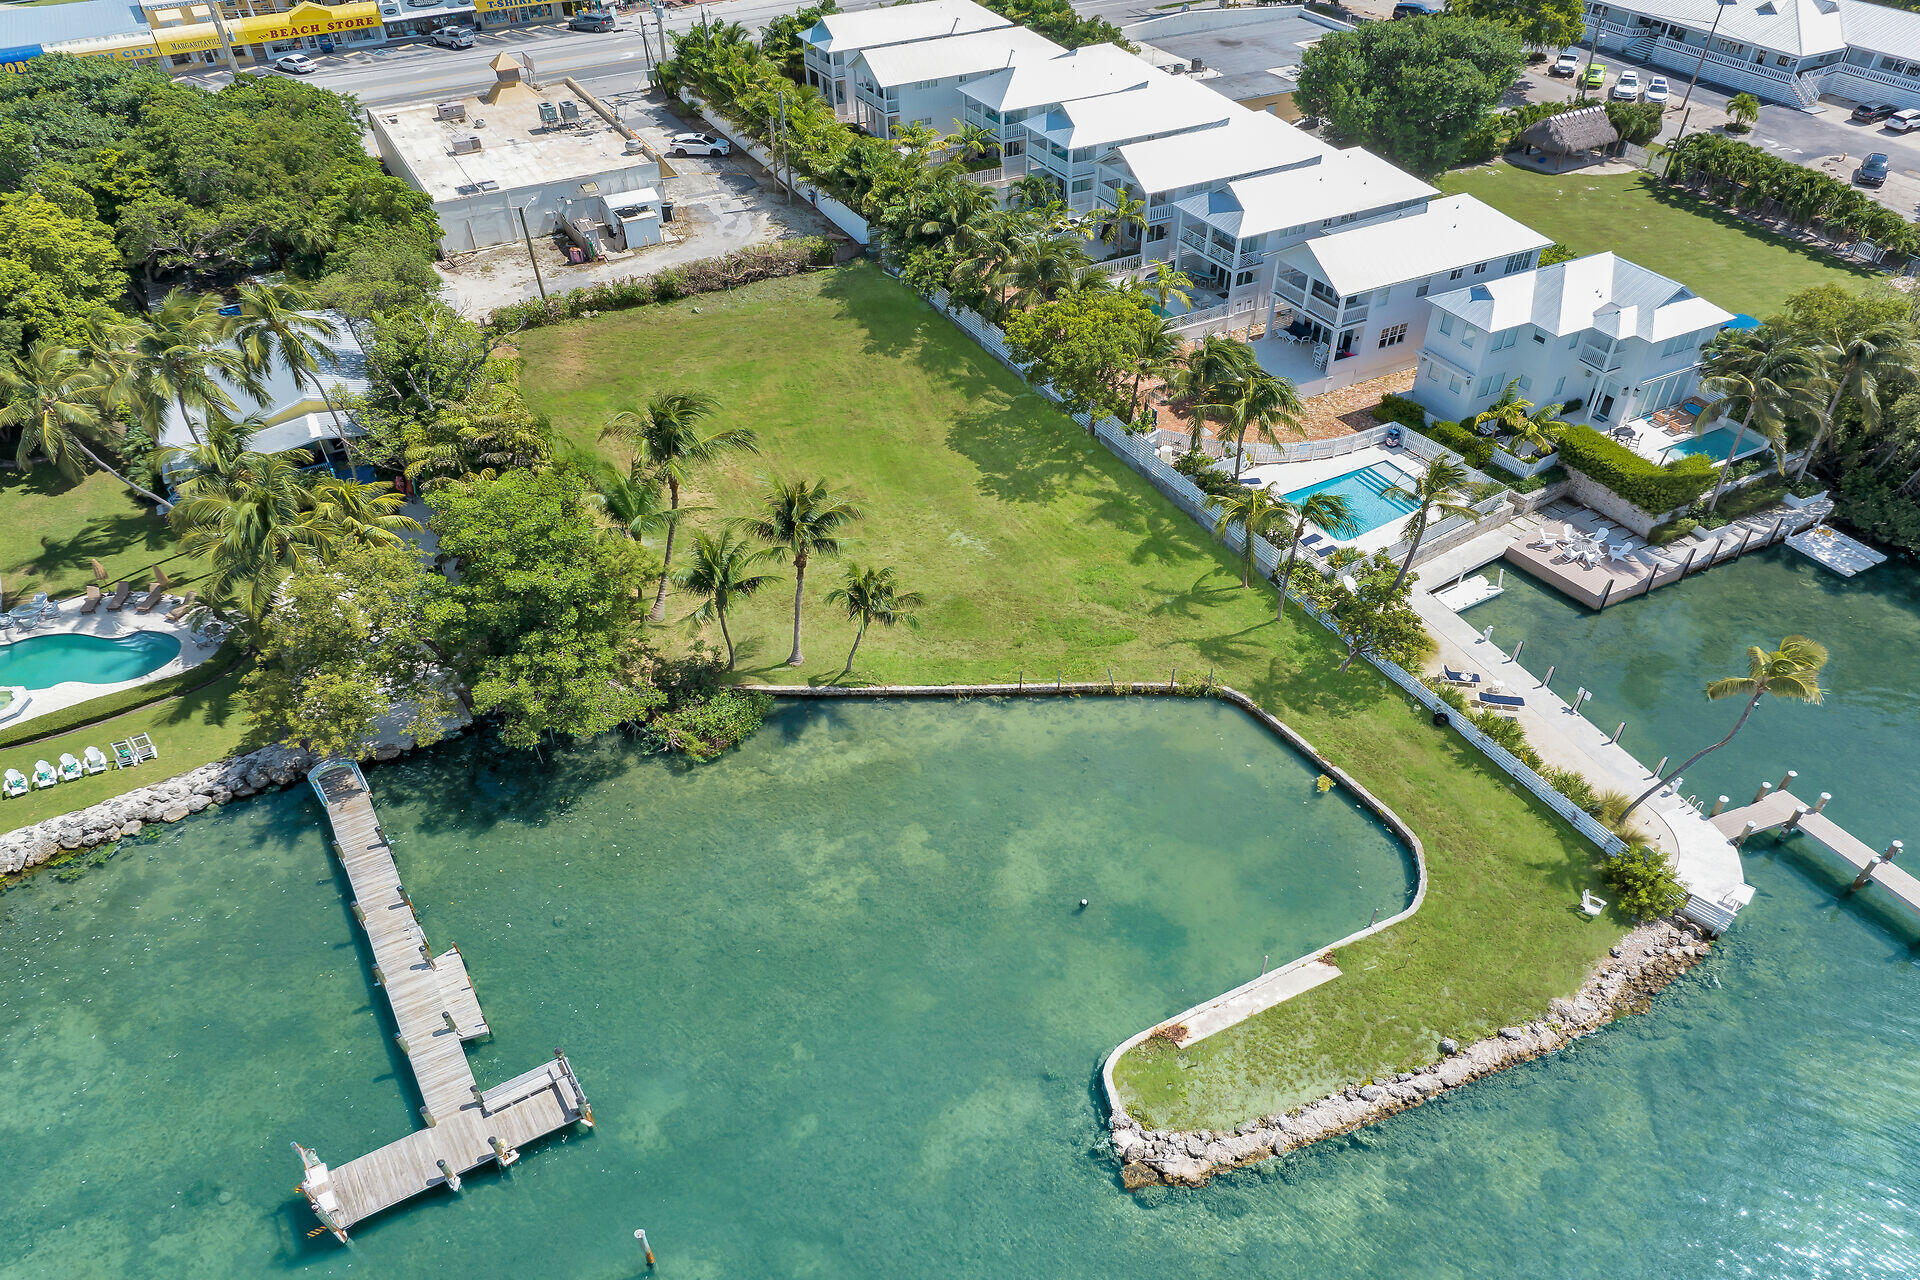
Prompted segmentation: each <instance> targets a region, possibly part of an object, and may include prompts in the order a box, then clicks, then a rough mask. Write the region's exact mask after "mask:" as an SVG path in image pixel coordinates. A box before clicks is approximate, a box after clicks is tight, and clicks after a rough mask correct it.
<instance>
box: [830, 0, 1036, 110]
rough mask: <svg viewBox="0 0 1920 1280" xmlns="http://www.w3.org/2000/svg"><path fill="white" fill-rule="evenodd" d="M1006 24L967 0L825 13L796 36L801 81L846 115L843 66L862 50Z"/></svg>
mask: <svg viewBox="0 0 1920 1280" xmlns="http://www.w3.org/2000/svg"><path fill="white" fill-rule="evenodd" d="M1012 25H1013V24H1012V23H1011V22H1009V21H1008V20H1007V19H1005V18H1003V17H1001V16H1000V15H999V14H997V13H994V12H992V11H990V10H987V9H983V8H981V7H980V6H979V5H977V4H975V3H973V0H926V2H925V3H924V4H899V5H889V6H887V7H885V8H880V9H862V10H861V11H860V12H859V13H830V14H828V15H827V16H826V17H824V18H822V19H820V21H818V22H816V23H814V24H813V26H811V27H809V28H808V29H807V31H806V32H805V34H803V35H802V36H801V37H800V62H801V66H802V68H803V69H804V73H805V75H806V82H807V83H808V84H810V85H812V86H813V87H814V88H816V89H818V90H819V91H820V93H821V96H822V97H824V98H826V100H827V101H828V102H831V103H832V104H833V107H834V111H835V112H836V114H838V115H839V117H840V119H842V120H849V119H851V118H852V112H853V84H852V82H851V81H850V80H848V78H847V71H848V69H849V68H850V67H851V66H852V65H853V60H854V58H855V57H856V56H858V55H859V54H860V53H862V52H863V51H865V50H867V49H878V48H882V47H883V46H886V45H890V44H907V43H910V42H912V41H915V40H937V39H939V38H941V37H943V36H963V35H966V34H967V33H969V32H972V31H991V30H993V29H994V28H996V27H1009V26H1012Z"/></svg>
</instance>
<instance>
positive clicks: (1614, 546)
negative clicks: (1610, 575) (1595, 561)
mask: <svg viewBox="0 0 1920 1280" xmlns="http://www.w3.org/2000/svg"><path fill="white" fill-rule="evenodd" d="M1607 563H1608V564H1632V563H1633V548H1632V547H1630V546H1628V545H1627V544H1626V543H1624V542H1609V543H1608V544H1607Z"/></svg>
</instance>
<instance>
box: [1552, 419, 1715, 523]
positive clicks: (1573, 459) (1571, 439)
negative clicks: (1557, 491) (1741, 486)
mask: <svg viewBox="0 0 1920 1280" xmlns="http://www.w3.org/2000/svg"><path fill="white" fill-rule="evenodd" d="M1560 461H1561V462H1562V463H1563V464H1564V465H1565V466H1566V467H1567V468H1568V469H1569V470H1573V471H1578V472H1580V473H1581V474H1582V475H1585V476H1587V477H1588V478H1589V479H1591V480H1593V481H1594V483H1596V484H1599V485H1601V486H1602V487H1604V488H1606V489H1610V490H1612V491H1613V492H1614V493H1615V494H1618V495H1619V496H1620V497H1622V498H1625V499H1626V500H1627V501H1628V502H1631V503H1632V504H1633V505H1634V506H1636V507H1639V508H1640V509H1641V510H1642V511H1645V512H1647V513H1649V514H1652V515H1658V514H1660V513H1662V512H1666V511H1672V510H1674V509H1676V508H1678V507H1684V506H1686V505H1687V504H1688V503H1690V502H1692V501H1693V500H1694V499H1695V498H1697V497H1699V496H1700V495H1701V494H1703V493H1705V492H1706V491H1707V489H1708V487H1709V486H1711V485H1712V484H1713V463H1712V462H1711V461H1710V460H1709V459H1707V458H1705V457H1703V456H1701V455H1699V454H1694V455H1692V456H1690V457H1685V458H1681V459H1679V460H1678V461H1676V462H1670V463H1668V464H1667V465H1665V466H1661V465H1659V464H1658V463H1654V462H1650V461H1648V460H1647V459H1645V458H1643V457H1641V456H1640V455H1639V454H1637V453H1635V452H1634V451H1633V450H1631V449H1629V448H1627V447H1626V446H1624V445H1621V444H1617V443H1615V442H1614V441H1612V440H1609V439H1607V438H1606V437H1605V436H1603V435H1601V434H1600V433H1599V432H1598V431H1595V430H1594V429H1593V428H1592V427H1568V428H1567V429H1566V430H1564V431H1562V432H1561V433H1560Z"/></svg>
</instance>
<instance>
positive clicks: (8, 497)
mask: <svg viewBox="0 0 1920 1280" xmlns="http://www.w3.org/2000/svg"><path fill="white" fill-rule="evenodd" d="M94 560H98V561H99V562H100V563H101V564H102V565H103V566H105V568H106V570H107V575H108V578H109V580H117V579H119V578H121V577H123V576H126V575H140V574H144V573H146V572H147V571H148V570H150V569H151V568H152V567H153V566H154V565H155V564H157V563H161V562H164V563H165V566H166V570H167V573H168V575H169V576H170V577H172V578H173V579H174V580H176V581H178V580H179V579H181V578H185V577H193V576H195V575H197V574H199V573H200V572H201V566H200V565H199V564H198V563H197V562H196V561H192V560H189V559H187V558H185V557H183V556H180V555H178V554H177V546H176V544H175V542H174V540H173V535H172V534H171V533H170V532H169V531H168V529H167V525H166V522H165V521H164V520H162V519H160V517H158V516H156V515H155V514H153V509H152V508H151V507H149V506H148V505H147V504H146V503H144V502H141V501H139V500H138V499H136V498H134V497H133V496H132V495H131V494H129V493H128V492H127V490H126V489H125V488H124V487H123V486H122V485H121V484H120V483H119V482H118V481H117V480H115V479H114V478H113V477H112V476H109V475H101V474H100V473H98V472H95V473H93V474H91V475H89V476H87V477H86V478H85V479H83V480H81V481H79V482H78V483H77V484H76V483H72V482H70V481H67V480H63V479H62V478H61V477H60V476H59V475H57V474H56V473H55V472H54V470H53V469H52V468H51V467H45V466H42V467H37V468H35V469H34V470H32V471H30V472H27V473H25V474H22V473H20V472H18V471H0V604H4V605H5V606H6V607H8V608H11V607H12V606H13V603H14V602H15V601H16V600H21V599H25V598H27V597H29V596H31V595H32V594H33V593H34V592H36V591H45V592H47V593H48V594H49V595H53V596H70V595H76V594H78V593H79V592H80V591H82V590H84V589H85V588H86V585H87V584H88V583H89V582H91V581H93V569H92V564H91V562H92V561H94ZM146 584H147V580H146V579H144V578H143V579H142V581H141V582H140V583H139V584H138V585H139V586H141V587H144V586H146Z"/></svg>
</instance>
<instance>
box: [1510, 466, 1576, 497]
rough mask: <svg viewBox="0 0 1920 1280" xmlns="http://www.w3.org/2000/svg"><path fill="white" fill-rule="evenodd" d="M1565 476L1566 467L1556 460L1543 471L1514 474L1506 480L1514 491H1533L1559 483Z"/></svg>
mask: <svg viewBox="0 0 1920 1280" xmlns="http://www.w3.org/2000/svg"><path fill="white" fill-rule="evenodd" d="M1566 478H1567V469H1566V468H1565V467H1563V466H1561V465H1560V464H1559V463H1557V462H1556V463H1554V464H1553V465H1552V466H1550V467H1548V468H1547V469H1546V470H1545V471H1536V472H1535V473H1534V474H1532V475H1530V476H1524V477H1522V476H1515V477H1514V478H1513V479H1511V480H1509V481H1507V487H1508V488H1509V489H1512V490H1513V491H1514V492H1515V493H1533V492H1536V491H1537V490H1540V489H1544V488H1546V487H1547V486H1548V485H1550V484H1559V483H1560V482H1561V481H1562V480H1565V479H1566Z"/></svg>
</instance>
